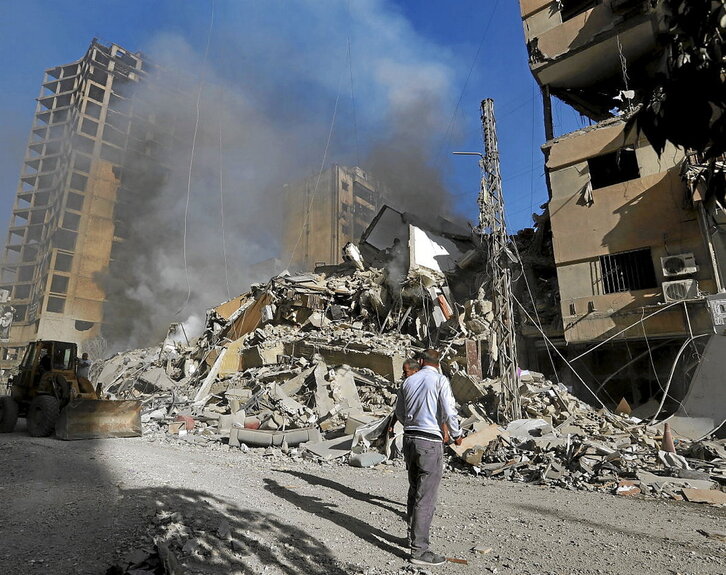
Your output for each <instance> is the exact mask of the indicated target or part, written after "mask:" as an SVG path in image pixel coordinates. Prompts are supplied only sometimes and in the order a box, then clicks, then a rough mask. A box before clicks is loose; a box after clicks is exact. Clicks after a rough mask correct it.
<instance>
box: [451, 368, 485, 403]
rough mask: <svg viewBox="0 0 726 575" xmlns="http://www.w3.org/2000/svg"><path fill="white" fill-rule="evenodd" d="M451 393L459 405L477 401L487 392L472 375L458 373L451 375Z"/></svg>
mask: <svg viewBox="0 0 726 575" xmlns="http://www.w3.org/2000/svg"><path fill="white" fill-rule="evenodd" d="M450 381H451V391H452V393H453V394H454V399H456V401H457V402H458V403H467V402H469V401H475V400H477V399H479V398H480V397H482V396H483V395H484V394H485V393H486V392H485V389H484V386H483V385H482V384H481V383H480V382H479V381H477V379H476V378H475V377H473V376H471V375H468V374H466V373H463V372H461V371H457V372H456V373H452V374H451V378H450Z"/></svg>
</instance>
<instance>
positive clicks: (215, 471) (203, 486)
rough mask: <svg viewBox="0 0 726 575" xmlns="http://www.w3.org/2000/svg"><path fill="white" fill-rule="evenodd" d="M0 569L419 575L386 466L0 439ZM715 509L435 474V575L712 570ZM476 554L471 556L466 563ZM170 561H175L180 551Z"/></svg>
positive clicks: (154, 443) (146, 445) (718, 547)
mask: <svg viewBox="0 0 726 575" xmlns="http://www.w3.org/2000/svg"><path fill="white" fill-rule="evenodd" d="M0 462H1V463H0V573H2V574H5V573H7V574H18V575H22V574H26V573H27V574H44V575H47V574H71V573H73V574H103V573H105V572H106V569H107V568H108V567H109V566H110V565H112V564H116V563H120V562H122V561H123V560H124V558H125V557H127V556H128V555H129V552H133V551H136V552H137V553H139V552H141V550H143V549H151V548H152V547H153V545H152V537H154V536H155V537H159V536H162V535H163V536H165V537H166V539H167V540H168V541H170V548H171V549H172V550H173V551H175V553H176V554H177V557H178V559H179V561H180V562H181V563H182V565H183V567H184V573H187V574H194V573H200V574H208V573H209V574H216V573H220V574H221V573H224V574H241V573H266V574H271V575H277V574H288V575H293V574H302V573H305V574H307V573H311V574H327V573H331V574H348V573H358V574H364V573H365V574H368V575H374V574H393V573H400V574H404V573H408V574H414V573H422V572H425V571H423V570H421V569H417V568H414V567H413V566H410V565H409V564H408V562H407V560H406V559H407V555H406V549H405V546H404V545H403V543H404V541H403V538H404V537H405V534H406V531H405V524H404V521H403V512H404V503H403V502H404V498H405V490H406V475H405V469H404V468H403V466H402V464H400V463H396V464H393V465H381V466H378V467H376V468H373V469H356V468H352V467H348V466H343V465H337V464H326V465H320V464H318V463H313V462H310V461H305V460H301V461H293V460H292V459H290V458H288V457H286V456H282V455H279V454H272V455H265V454H264V451H263V450H250V451H248V452H247V453H243V452H241V451H240V450H238V449H229V448H228V447H227V446H217V447H200V446H196V445H191V444H185V443H179V442H175V443H170V442H167V441H159V440H153V438H139V439H117V440H99V441H82V442H62V441H58V440H55V439H52V438H49V439H35V438H31V437H28V436H27V435H26V434H25V433H24V431H23V424H22V421H21V424H20V425H19V430H18V431H17V432H15V433H13V434H7V435H0ZM697 529H705V530H711V531H724V530H726V509H723V508H715V507H708V506H703V505H697V504H691V503H687V502H676V501H665V500H656V499H645V498H642V499H641V498H631V497H615V496H612V495H605V494H600V493H587V492H573V491H566V490H562V489H552V488H545V487H540V486H535V485H522V484H514V483H509V482H502V481H492V480H485V479H482V478H477V477H475V476H473V475H467V474H463V473H453V472H447V473H446V474H445V476H444V480H443V482H442V485H441V492H440V496H439V506H438V509H437V513H436V518H435V520H434V526H433V528H432V545H433V548H434V550H436V551H439V552H441V553H444V554H445V555H447V556H449V557H453V558H459V559H465V560H466V561H468V564H466V565H464V564H456V563H447V564H445V565H443V566H441V567H432V568H429V570H428V572H431V573H442V574H454V573H456V574H462V575H466V574H475V573H476V574H479V573H484V574H487V573H498V574H502V575H515V574H516V575H535V574H539V575H544V574H556V575H564V574H569V575H585V574H587V575H589V574H638V575H640V574H676V573H680V574H682V575H686V574H693V575H707V574H714V575H716V574H719V575H723V574H726V544H725V543H723V542H720V541H718V540H714V539H709V538H707V537H705V536H703V535H701V534H699V533H698V532H697ZM476 546H480V547H481V549H482V551H484V552H483V553H477V552H474V551H472V548H474V547H476ZM182 549H183V551H182Z"/></svg>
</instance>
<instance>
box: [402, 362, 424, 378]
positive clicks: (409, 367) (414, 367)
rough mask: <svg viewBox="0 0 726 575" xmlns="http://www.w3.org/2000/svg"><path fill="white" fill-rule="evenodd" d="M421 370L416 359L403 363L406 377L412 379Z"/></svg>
mask: <svg viewBox="0 0 726 575" xmlns="http://www.w3.org/2000/svg"><path fill="white" fill-rule="evenodd" d="M419 369H421V366H420V365H419V364H418V361H416V360H415V359H407V360H406V361H404V362H403V376H404V377H411V376H412V375H413V374H414V373H416V372H417V371H418V370H419Z"/></svg>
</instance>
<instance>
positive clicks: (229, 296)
mask: <svg viewBox="0 0 726 575" xmlns="http://www.w3.org/2000/svg"><path fill="white" fill-rule="evenodd" d="M223 158H224V148H223V147H222V115H221V114H220V116H219V222H220V225H221V228H222V230H221V231H222V254H223V256H224V281H225V285H226V286H227V300H231V299H232V294H231V293H230V289H229V265H228V263H227V240H226V236H225V233H224V181H223V177H224V166H223V164H222V162H223Z"/></svg>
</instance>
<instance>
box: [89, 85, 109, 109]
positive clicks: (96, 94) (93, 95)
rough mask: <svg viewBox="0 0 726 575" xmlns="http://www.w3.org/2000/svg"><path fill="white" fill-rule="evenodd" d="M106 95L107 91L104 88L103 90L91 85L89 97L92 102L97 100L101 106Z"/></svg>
mask: <svg viewBox="0 0 726 575" xmlns="http://www.w3.org/2000/svg"><path fill="white" fill-rule="evenodd" d="M104 95H105V90H104V89H103V88H101V87H100V86H96V85H95V84H91V86H90V88H88V97H89V98H90V99H91V100H96V102H100V103H101V104H103V97H104Z"/></svg>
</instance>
